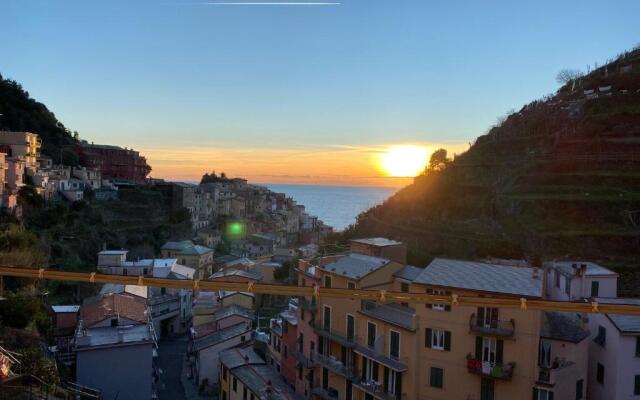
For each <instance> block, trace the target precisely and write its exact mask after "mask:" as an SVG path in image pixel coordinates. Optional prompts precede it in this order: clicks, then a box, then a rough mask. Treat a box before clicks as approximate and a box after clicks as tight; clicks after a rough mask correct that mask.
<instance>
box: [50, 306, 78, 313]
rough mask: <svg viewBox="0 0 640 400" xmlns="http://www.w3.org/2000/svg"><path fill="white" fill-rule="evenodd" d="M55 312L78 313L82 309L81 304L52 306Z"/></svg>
mask: <svg viewBox="0 0 640 400" xmlns="http://www.w3.org/2000/svg"><path fill="white" fill-rule="evenodd" d="M51 309H52V310H53V312H54V313H77V312H78V311H79V310H80V306H79V305H75V304H74V305H59V306H51Z"/></svg>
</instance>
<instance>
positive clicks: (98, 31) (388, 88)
mask: <svg viewBox="0 0 640 400" xmlns="http://www.w3.org/2000/svg"><path fill="white" fill-rule="evenodd" d="M219 3H220V2H215V1H210V2H199V1H177V0H162V1H117V0H110V1H101V2H98V1H70V0H60V1H31V0H3V1H1V9H0V12H1V13H2V15H3V18H2V20H3V23H2V25H1V26H0V33H1V34H2V36H1V37H2V38H3V39H2V40H1V41H0V73H1V74H2V75H3V76H4V77H8V78H12V79H16V80H17V81H19V82H21V83H22V84H23V86H24V87H25V89H26V90H28V91H29V93H30V94H31V95H32V96H33V97H34V98H36V99H38V100H39V101H42V102H43V103H45V104H46V105H47V106H48V107H49V108H50V109H51V110H52V111H53V112H55V114H56V116H57V117H58V118H59V119H60V120H61V121H62V122H63V123H64V124H65V125H66V126H67V127H69V128H70V129H72V130H77V131H78V132H79V133H80V136H81V138H83V139H86V140H88V141H90V142H95V143H102V144H118V145H121V146H123V147H124V146H127V147H133V148H135V149H137V150H140V151H141V152H142V153H143V154H144V155H146V156H147V158H148V160H149V162H150V163H151V165H152V167H153V171H152V174H151V175H152V176H153V177H158V178H166V179H173V180H197V179H199V177H200V176H201V175H202V174H203V173H204V172H206V171H210V170H212V169H214V170H216V171H217V172H220V171H225V172H226V173H227V174H228V175H233V176H244V177H247V178H249V179H250V180H251V181H254V182H273V183H276V182H277V183H282V182H291V183H313V184H341V185H381V186H397V185H401V184H406V183H407V182H408V179H407V178H394V177H388V176H386V175H388V170H387V169H385V168H382V166H381V157H384V154H385V151H386V149H387V148H388V147H389V146H392V145H412V146H418V148H420V149H423V150H424V151H425V152H430V151H432V150H433V149H435V148H438V147H445V148H447V149H448V150H450V152H451V153H454V152H458V153H459V152H461V151H464V150H465V149H467V148H468V143H469V142H470V141H472V140H473V139H474V138H475V137H476V136H478V135H480V134H482V133H484V132H485V131H486V130H487V128H488V127H489V126H490V125H491V124H492V123H494V122H495V120H496V118H497V117H499V116H501V115H504V114H505V113H506V112H507V110H509V109H513V108H520V107H521V106H522V105H524V104H526V103H528V102H529V101H531V100H534V99H536V98H539V97H541V96H543V95H545V94H548V93H551V92H553V91H554V90H555V89H556V87H557V84H556V83H555V76H556V74H557V72H558V71H559V70H560V69H562V68H577V69H582V70H585V69H586V68H587V65H593V64H594V62H598V63H600V64H602V63H603V62H604V61H605V60H606V59H607V58H610V57H614V56H615V55H616V54H617V53H619V52H621V51H623V50H625V49H629V48H631V47H633V46H634V45H637V44H638V42H639V41H640V23H638V19H637V17H638V15H640V2H639V1H637V0H629V1H614V2H613V3H603V2H602V1H598V2H596V1H590V0H580V1H578V0H571V1H569V0H567V1H561V2H558V1H544V0H541V1H535V2H533V1H528V2H524V1H491V0H490V1H488V2H487V1H484V2H481V1H475V0H473V1H472V0H469V1H463V0H460V1H429V0H415V1H408V0H396V1H392V0H340V1H336V2H329V3H338V4H315V5H314V4H307V5H295V4H292V5H247V4H244V5H237V4H219ZM603 4H607V9H606V15H604V14H603V13H602V11H601V8H602V6H603ZM614 4H615V6H614ZM489 10H491V11H489Z"/></svg>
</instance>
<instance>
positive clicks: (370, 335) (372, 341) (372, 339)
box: [367, 322, 376, 348]
mask: <svg viewBox="0 0 640 400" xmlns="http://www.w3.org/2000/svg"><path fill="white" fill-rule="evenodd" d="M375 345H376V324H374V323H373V322H367V346H369V347H371V348H373V347H375Z"/></svg>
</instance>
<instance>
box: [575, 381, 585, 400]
mask: <svg viewBox="0 0 640 400" xmlns="http://www.w3.org/2000/svg"><path fill="white" fill-rule="evenodd" d="M583 393H584V380H583V379H578V380H577V381H576V400H582V399H583Z"/></svg>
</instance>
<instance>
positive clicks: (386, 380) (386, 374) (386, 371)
mask: <svg viewBox="0 0 640 400" xmlns="http://www.w3.org/2000/svg"><path fill="white" fill-rule="evenodd" d="M383 386H384V391H385V392H386V393H388V392H389V368H388V367H384V382H383Z"/></svg>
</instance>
